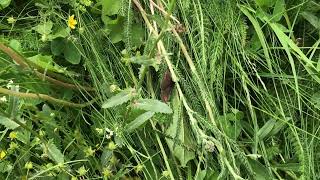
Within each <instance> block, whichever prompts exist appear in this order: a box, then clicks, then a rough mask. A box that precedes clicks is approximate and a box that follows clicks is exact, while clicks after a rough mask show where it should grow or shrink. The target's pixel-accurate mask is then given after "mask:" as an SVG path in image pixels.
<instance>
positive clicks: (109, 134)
mask: <svg viewBox="0 0 320 180" xmlns="http://www.w3.org/2000/svg"><path fill="white" fill-rule="evenodd" d="M105 130H106V132H107V134H106V138H107V139H111V138H112V136H113V131H112V130H110V129H109V128H106V129H105Z"/></svg>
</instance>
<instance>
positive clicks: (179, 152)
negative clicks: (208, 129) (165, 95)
mask: <svg viewBox="0 0 320 180" xmlns="http://www.w3.org/2000/svg"><path fill="white" fill-rule="evenodd" d="M172 104H173V108H174V113H173V118H172V123H171V124H170V126H169V128H168V129H167V131H166V135H168V136H169V137H171V138H166V141H167V144H168V146H169V149H170V151H171V152H172V153H173V154H174V156H175V157H177V158H178V159H179V162H180V164H181V166H182V167H185V166H186V165H187V163H188V162H189V161H190V160H192V159H194V158H195V153H194V152H193V151H189V150H188V149H186V147H184V146H182V145H181V144H183V145H185V146H190V147H193V146H194V144H193V143H194V140H193V139H192V136H191V133H190V128H189V127H188V126H187V123H186V122H185V121H186V120H185V119H184V118H183V115H182V102H181V100H179V97H178V95H177V94H175V95H174V96H173V103H172ZM175 139H177V140H178V141H179V143H181V144H179V143H177V142H175V141H174V140H175Z"/></svg>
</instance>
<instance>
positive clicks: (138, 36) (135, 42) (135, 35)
mask: <svg viewBox="0 0 320 180" xmlns="http://www.w3.org/2000/svg"><path fill="white" fill-rule="evenodd" d="M144 35H145V31H144V29H143V28H142V27H141V26H139V25H138V24H133V25H132V27H131V32H130V34H129V36H130V40H131V46H132V47H134V48H139V47H140V46H141V45H142V44H143V40H144Z"/></svg>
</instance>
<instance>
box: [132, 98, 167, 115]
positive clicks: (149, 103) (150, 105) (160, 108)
mask: <svg viewBox="0 0 320 180" xmlns="http://www.w3.org/2000/svg"><path fill="white" fill-rule="evenodd" d="M134 107H135V108H138V109H143V110H146V111H151V112H156V113H167V114H170V113H172V110H171V108H170V107H169V106H168V105H167V104H165V103H163V102H161V101H159V100H156V99H139V100H137V101H136V102H134Z"/></svg>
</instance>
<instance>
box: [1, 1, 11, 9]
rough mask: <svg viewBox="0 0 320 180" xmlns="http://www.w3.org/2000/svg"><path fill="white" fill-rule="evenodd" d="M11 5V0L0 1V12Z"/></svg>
mask: <svg viewBox="0 0 320 180" xmlns="http://www.w3.org/2000/svg"><path fill="white" fill-rule="evenodd" d="M10 3H11V0H0V10H2V9H4V8H6V7H8V6H9V5H10Z"/></svg>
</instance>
